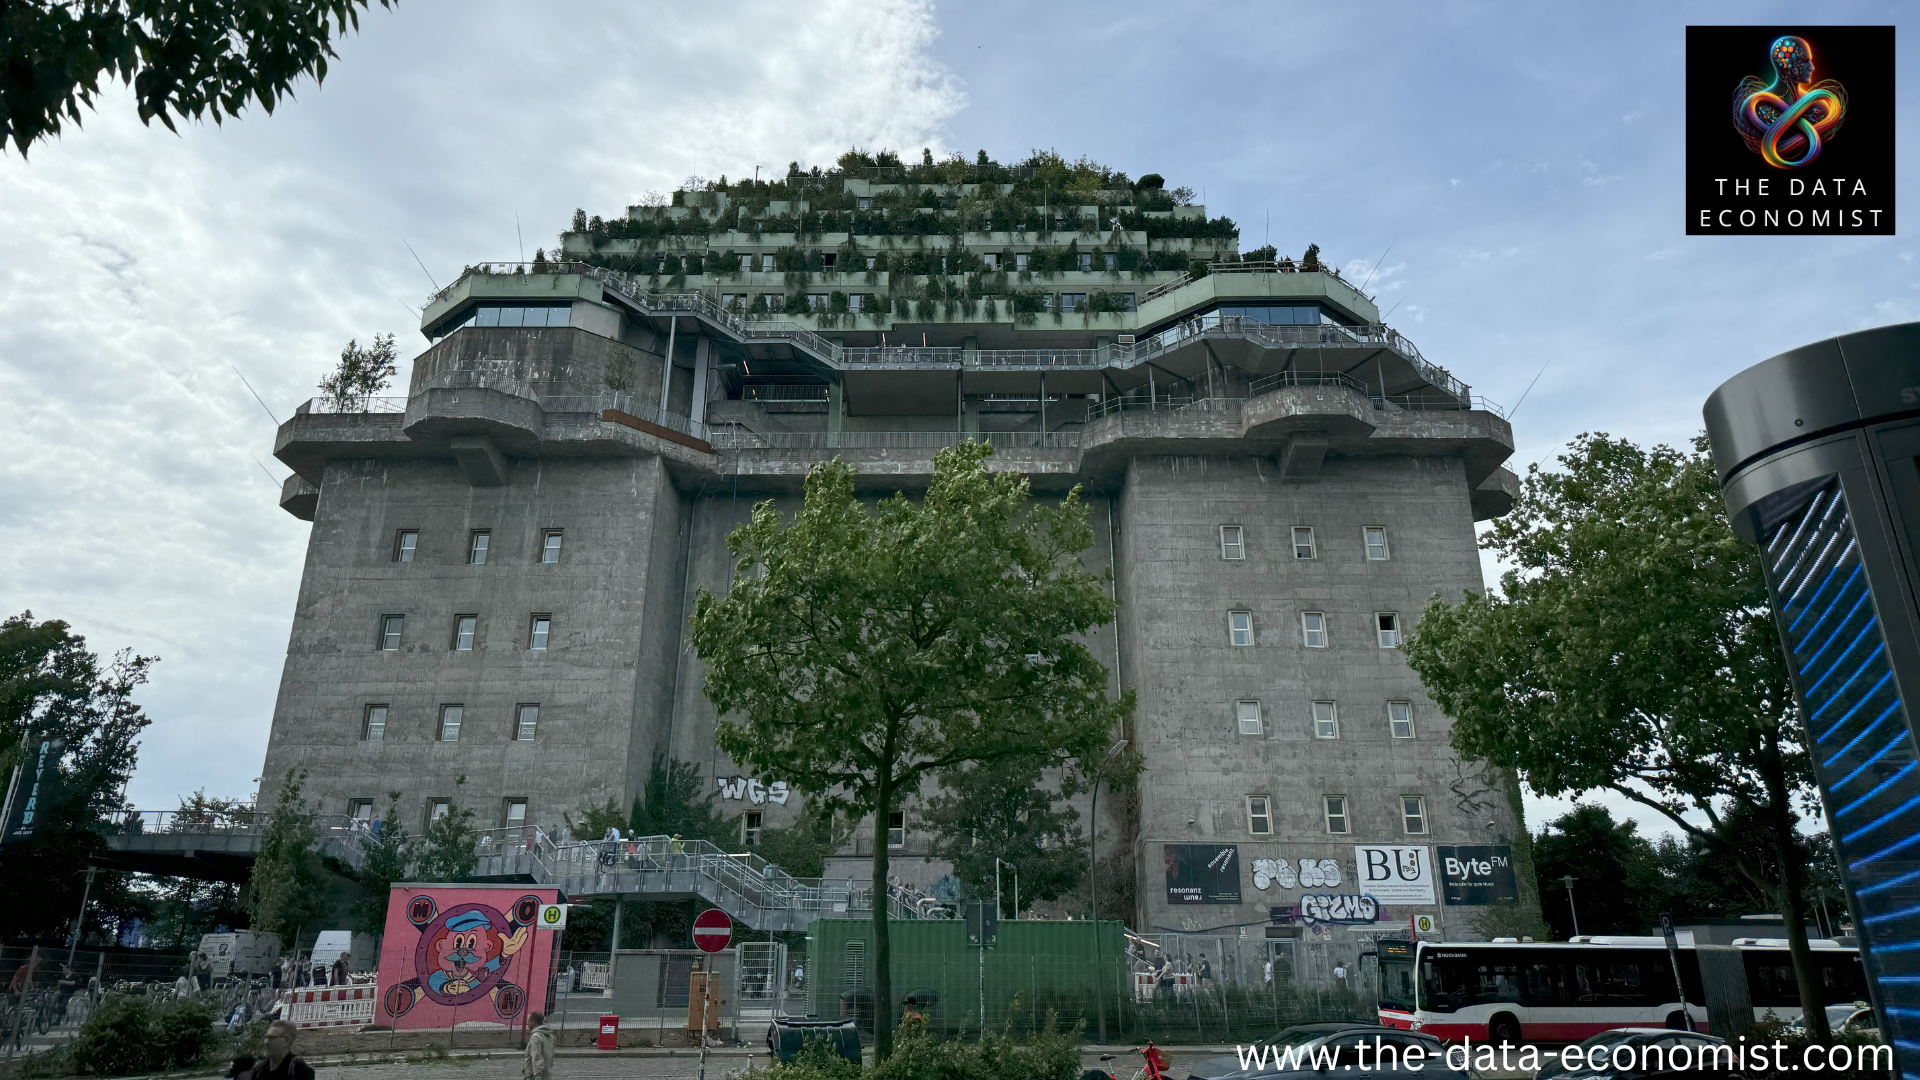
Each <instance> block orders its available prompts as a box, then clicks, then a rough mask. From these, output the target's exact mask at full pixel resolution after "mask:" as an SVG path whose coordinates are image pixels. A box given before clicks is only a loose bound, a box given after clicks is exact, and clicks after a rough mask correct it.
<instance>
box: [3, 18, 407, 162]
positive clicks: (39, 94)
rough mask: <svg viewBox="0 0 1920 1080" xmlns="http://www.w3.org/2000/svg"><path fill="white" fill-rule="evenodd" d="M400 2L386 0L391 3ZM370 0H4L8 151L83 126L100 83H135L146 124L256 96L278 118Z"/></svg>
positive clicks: (220, 110) (219, 112) (233, 107)
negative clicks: (65, 127) (187, 0)
mask: <svg viewBox="0 0 1920 1080" xmlns="http://www.w3.org/2000/svg"><path fill="white" fill-rule="evenodd" d="M393 2H394V0H380V6H381V7H391V6H392V5H393ZM366 6H367V0H199V2H196V3H191V4H182V3H174V2H169V0H85V2H79V3H76V2H74V0H0V147H4V146H5V145H6V142H7V140H8V139H12V140H13V144H14V148H15V149H17V150H19V151H20V154H21V156H23V157H24V156H25V155H26V153H27V151H28V149H30V148H31V147H32V146H33V144H34V143H36V142H38V141H40V140H41V139H45V138H47V137H49V136H52V135H58V134H60V129H61V125H62V124H63V123H66V122H68V121H71V122H72V123H73V124H74V125H75V126H78V125H79V124H80V107H81V106H82V105H85V106H86V107H87V108H89V109H91V108H93V107H94V99H95V97H97V96H98V95H99V93H100V80H101V77H102V76H105V77H106V78H107V80H108V81H109V82H111V81H112V80H113V79H116V78H117V79H119V80H120V81H121V82H123V83H126V84H128V85H130V86H132V87H133V93H134V98H135V100H136V101H137V102H138V107H139V112H140V122H141V123H143V124H151V123H152V122H153V121H154V120H155V119H156V118H157V119H158V120H159V121H160V122H161V123H162V124H165V125H166V126H167V130H169V131H177V130H178V129H177V128H175V127H174V123H173V118H174V116H176V115H178V116H183V117H187V118H189V119H198V118H200V117H202V116H211V117H212V118H213V121H214V123H216V124H217V123H219V122H220V121H221V120H223V119H225V118H226V117H229V116H235V115H238V114H239V112H240V111H241V110H242V109H244V108H246V106H247V103H248V101H250V100H251V101H257V102H258V103H259V104H260V107H261V108H263V109H265V110H266V111H267V112H268V113H272V112H273V107H274V106H275V105H276V104H278V103H279V101H280V99H281V98H282V97H285V96H287V95H288V94H290V93H291V92H292V90H293V84H294V83H295V82H297V81H298V80H299V79H300V78H302V77H303V76H306V75H312V76H313V80H314V82H315V83H316V84H317V83H319V82H321V81H322V80H324V79H325V78H326V77H327V61H328V60H329V59H337V57H336V56H335V54H334V51H333V45H332V43H331V39H332V38H334V37H336V36H338V35H340V34H344V33H345V32H346V30H347V27H348V26H352V27H353V28H354V29H356V30H357V29H359V26H360V12H361V11H362V10H364V9H365V8H366Z"/></svg>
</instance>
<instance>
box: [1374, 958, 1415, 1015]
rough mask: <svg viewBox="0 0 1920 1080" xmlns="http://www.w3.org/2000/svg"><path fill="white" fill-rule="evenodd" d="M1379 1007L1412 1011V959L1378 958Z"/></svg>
mask: <svg viewBox="0 0 1920 1080" xmlns="http://www.w3.org/2000/svg"><path fill="white" fill-rule="evenodd" d="M1380 1007H1381V1008H1383V1009H1395V1010H1398V1011H1400V1012H1412V1011H1413V958H1412V957H1406V958H1404V959H1403V958H1400V957H1389V956H1382V957H1381V958H1380Z"/></svg>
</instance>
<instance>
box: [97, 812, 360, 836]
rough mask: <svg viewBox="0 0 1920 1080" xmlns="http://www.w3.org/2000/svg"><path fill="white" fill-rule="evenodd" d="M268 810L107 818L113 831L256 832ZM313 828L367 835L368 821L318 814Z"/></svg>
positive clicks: (120, 814) (119, 814) (322, 832)
mask: <svg viewBox="0 0 1920 1080" xmlns="http://www.w3.org/2000/svg"><path fill="white" fill-rule="evenodd" d="M272 816H273V815H272V813H271V812H269V811H264V810H121V811H118V812H116V813H114V814H112V815H110V816H109V817H108V819H107V825H108V827H109V828H111V829H112V830H113V831H114V832H116V833H123V834H126V833H131V834H142V833H145V834H157V833H240V834H247V833H258V832H260V831H261V830H262V829H263V828H265V827H266V824H267V821H268V819H270V818H271V817H272ZM313 823H314V828H315V829H316V830H317V831H318V832H319V833H320V836H321V838H322V839H325V838H327V837H329V836H343V835H350V834H359V835H367V834H369V833H370V832H371V829H372V824H371V823H370V822H367V821H362V820H358V819H355V818H352V817H349V816H347V815H346V814H319V815H316V816H315V817H314V819H313Z"/></svg>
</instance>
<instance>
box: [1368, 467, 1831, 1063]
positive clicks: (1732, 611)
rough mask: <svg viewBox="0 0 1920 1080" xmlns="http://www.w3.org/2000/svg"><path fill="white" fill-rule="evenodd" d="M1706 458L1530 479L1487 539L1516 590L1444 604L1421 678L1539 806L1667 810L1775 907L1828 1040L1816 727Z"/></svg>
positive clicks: (1427, 625) (1468, 749)
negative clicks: (1816, 897) (1813, 823)
mask: <svg viewBox="0 0 1920 1080" xmlns="http://www.w3.org/2000/svg"><path fill="white" fill-rule="evenodd" d="M1705 451H1706V446H1705V440H1704V439H1699V440H1696V442H1695V444H1694V448H1693V452H1692V453H1682V452H1680V451H1677V450H1674V449H1672V448H1670V447H1665V446H1656V447H1654V448H1653V449H1651V450H1643V449H1641V448H1640V447H1638V446H1635V445H1634V444H1632V443H1630V442H1627V441H1626V440H1623V439H1614V438H1610V437H1608V436H1606V435H1582V436H1581V437H1580V438H1579V439H1577V440H1575V441H1574V443H1573V445H1572V446H1571V447H1570V448H1569V449H1568V451H1567V452H1566V453H1565V454H1562V455H1561V456H1560V459H1559V460H1560V464H1561V467H1562V470H1561V471H1558V472H1542V471H1541V470H1540V469H1539V467H1538V466H1535V467H1534V468H1532V469H1530V470H1528V474H1527V479H1526V481H1525V483H1524V485H1523V487H1522V490H1521V496H1520V499H1519V501H1518V502H1517V503H1515V505H1514V509H1513V512H1512V513H1510V514H1508V515H1507V516H1506V517H1504V518H1500V519H1498V520H1497V521H1495V522H1494V525H1493V528H1492V529H1491V530H1490V531H1489V532H1488V533H1487V535H1486V538H1485V539H1484V541H1483V546H1484V547H1486V548H1487V549H1489V550H1491V551H1493V552H1495V553H1496V554H1498V555H1499V556H1500V557H1501V558H1502V559H1504V560H1505V561H1506V562H1508V563H1509V564H1511V566H1512V569H1510V570H1508V571H1507V572H1506V573H1505V574H1503V575H1502V577H1501V580H1500V592H1499V593H1497V594H1496V593H1487V594H1475V593H1468V594H1467V595H1466V596H1465V598H1464V599H1463V600H1462V601H1461V602H1460V603H1458V604H1449V603H1447V602H1446V601H1445V600H1444V599H1443V598H1442V597H1439V596H1435V597H1434V598H1433V599H1432V600H1431V601H1430V602H1429V603H1428V604H1427V608H1426V612H1425V613H1424V615H1423V616H1422V618H1421V623H1420V626H1419V629H1418V630H1417V631H1416V632H1415V633H1414V634H1413V635H1412V636H1411V637H1410V638H1409V640H1408V642H1407V646H1406V653H1407V662H1408V663H1409V664H1410V665H1411V666H1412V667H1413V669H1414V670H1415V671H1416V672H1418V673H1419V675H1420V678H1421V681H1422V682H1424V683H1425V684H1426V688H1427V692H1428V693H1430V694H1431V695H1433V699H1434V701H1435V702H1437V703H1438V704H1439V705H1440V707H1441V708H1443V709H1444V710H1446V712H1447V714H1448V715H1450V716H1452V717H1454V718H1455V720H1454V725H1453V735H1452V739H1453V745H1454V748H1455V749H1456V750H1458V751H1460V752H1461V753H1462V754H1465V755H1469V756H1472V757H1479V758H1485V759H1487V760H1489V761H1491V762H1493V763H1494V764H1496V765H1500V766H1505V767H1508V768H1512V769H1515V770H1516V771H1518V772H1519V774H1520V775H1521V777H1522V778H1524V779H1525V780H1526V782H1527V783H1528V784H1529V785H1531V786H1532V787H1533V789H1534V790H1535V791H1537V792H1539V793H1540V794H1542V795H1548V796H1559V795H1569V794H1570V795H1574V796H1578V795H1580V794H1582V793H1584V792H1588V791H1594V790H1598V789H1605V790H1609V791H1614V792H1617V793H1619V794H1620V795H1622V796H1624V797H1626V798H1628V799H1631V800H1633V801H1634V802H1637V803H1640V804H1641V805H1643V806H1647V807H1650V808H1652V809H1654V810H1657V811H1658V812H1660V813H1661V814H1663V815H1665V816H1666V818H1667V819H1668V820H1670V821H1672V822H1673V823H1674V826H1675V827H1676V828H1677V829H1679V830H1680V831H1681V832H1683V833H1685V834H1686V835H1688V836H1689V837H1691V838H1693V839H1694V840H1696V841H1698V842H1699V843H1700V844H1702V845H1704V846H1706V847H1709V848H1711V849H1712V850H1714V851H1716V852H1718V853H1720V854H1721V855H1723V856H1724V857H1725V858H1726V860H1727V861H1728V862H1730V863H1731V864H1732V865H1733V866H1734V867H1736V868H1737V869H1738V871H1739V873H1740V874H1741V875H1742V876H1743V877H1745V878H1746V879H1747V880H1748V881H1750V882H1752V883H1753V885H1754V886H1755V888H1756V889H1757V890H1759V891H1760V892H1761V893H1763V894H1764V895H1768V896H1771V897H1773V898H1774V902H1775V903H1776V904H1778V905H1779V910H1780V914H1781V916H1782V917H1783V918H1784V919H1785V920H1786V934H1787V942H1788V945H1789V948H1790V950H1791V952H1792V956H1793V967H1794V974H1795V976H1796V978H1797V979H1798V980H1799V984H1800V1000H1801V1005H1802V1008H1803V1010H1804V1015H1805V1016H1806V1017H1807V1022H1808V1024H1809V1026H1810V1027H1811V1028H1812V1030H1813V1033H1814V1034H1815V1035H1816V1036H1817V1037H1825V1035H1826V1013H1825V1012H1824V1011H1822V1007H1821V996H1820V981H1819V974H1818V971H1817V970H1816V968H1815V967H1814V964H1813V957H1812V954H1811V953H1810V952H1809V951H1808V947H1807V931H1806V922H1805V919H1804V912H1803V909H1802V901H1803V895H1804V890H1803V885H1804V882H1803V880H1802V879H1803V878H1804V876H1805V867H1806V860H1805V856H1804V853H1803V852H1802V851H1801V850H1800V848H1799V837H1798V834H1797V830H1796V825H1797V824H1798V820H1799V814H1798V813H1797V812H1796V809H1795V805H1794V804H1795V801H1796V800H1799V801H1800V804H1801V806H1802V807H1803V808H1808V809H1811V808H1812V807H1813V806H1814V805H1815V803H1814V798H1815V796H1814V793H1813V788H1812V785H1811V783H1810V780H1811V774H1810V771H1809V768H1808V763H1807V755H1806V751H1805V749H1804V746H1805V742H1804V735H1803V731H1802V728H1801V722H1800V715H1799V711H1798V707H1797V705H1796V703H1795V699H1794V697H1793V693H1792V689H1791V687H1790V685H1789V683H1788V681H1787V666H1786V661H1785V658H1784V656H1783V655H1782V653H1781V651H1780V641H1779V637H1778V635H1777V634H1776V633H1775V630H1774V625H1773V621H1772V616H1771V615H1770V613H1769V608H1768V605H1767V589H1766V581H1765V579H1764V578H1763V576H1762V573H1761V566H1760V558H1759V556H1760V551H1759V549H1758V548H1755V547H1753V546H1752V545H1750V544H1747V543H1746V542H1745V541H1742V540H1741V539H1739V538H1738V537H1737V536H1735V535H1734V533H1733V530H1732V529H1731V528H1730V527H1729V526H1728V524H1727V520H1726V513H1725V510H1724V508H1723V506H1722V504H1721V501H1720V487H1719V484H1718V483H1717V482H1716V481H1715V478H1714V472H1713V464H1712V462H1711V461H1710V460H1709V459H1708V457H1707V455H1706V452H1705ZM1753 818H1757V819H1758V821H1759V822H1761V823H1762V825H1763V827H1762V828H1761V829H1760V830H1759V831H1760V834H1761V835H1762V836H1764V837H1765V841H1764V843H1763V844H1761V845H1757V846H1756V845H1755V844H1753V843H1752V842H1751V840H1752V836H1753V832H1752V831H1751V830H1750V829H1748V828H1746V827H1744V825H1743V822H1747V821H1750V820H1752V819H1753Z"/></svg>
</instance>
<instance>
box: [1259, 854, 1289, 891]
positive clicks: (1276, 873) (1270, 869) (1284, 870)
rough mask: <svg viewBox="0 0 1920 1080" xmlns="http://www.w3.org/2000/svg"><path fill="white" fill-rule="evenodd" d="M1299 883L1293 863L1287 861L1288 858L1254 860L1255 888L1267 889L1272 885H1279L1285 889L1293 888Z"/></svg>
mask: <svg viewBox="0 0 1920 1080" xmlns="http://www.w3.org/2000/svg"><path fill="white" fill-rule="evenodd" d="M1297 884H1299V882H1298V881H1297V880H1296V879H1295V878H1294V875H1293V865H1292V864H1291V863H1289V862H1287V860H1285V859H1255V860H1253V887H1254V888H1256V889H1265V888H1267V887H1269V886H1272V885H1278V886H1280V887H1281V888H1283V889H1291V888H1293V887H1294V886H1295V885H1297Z"/></svg>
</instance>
